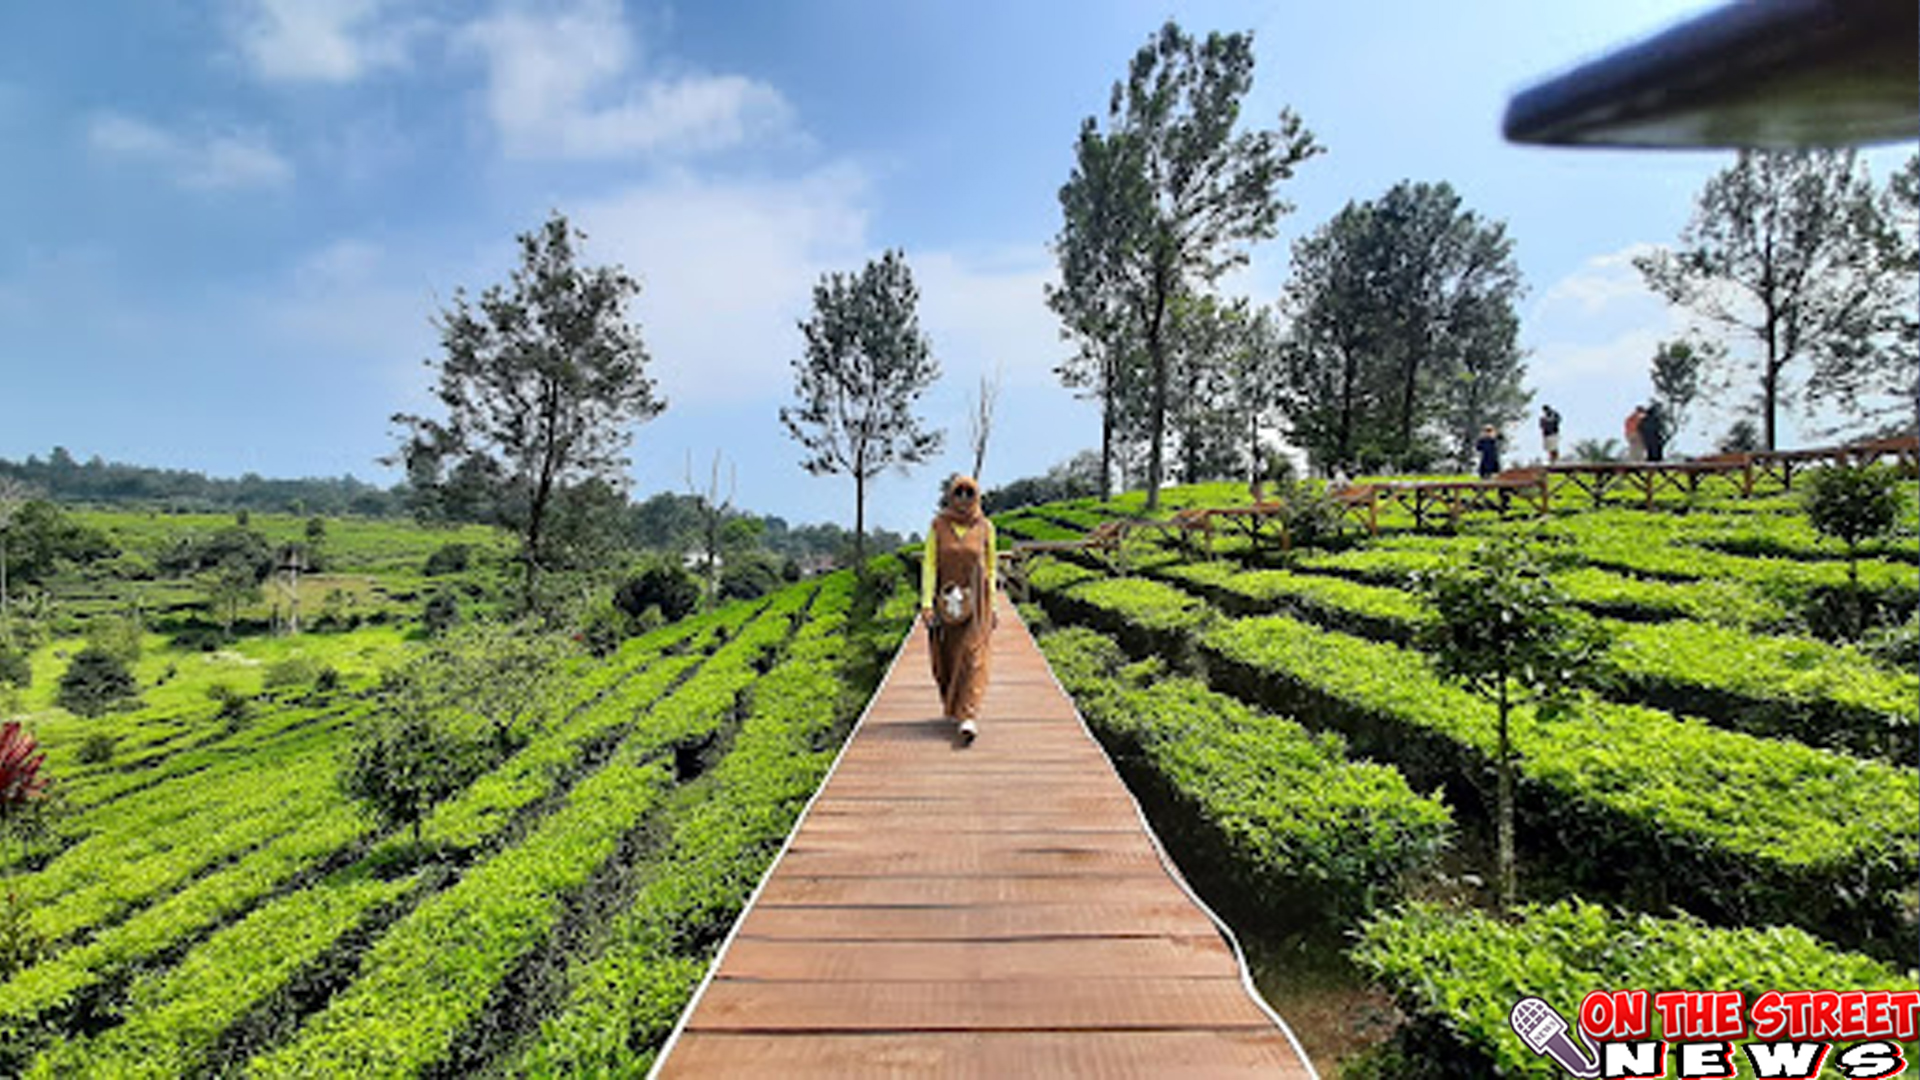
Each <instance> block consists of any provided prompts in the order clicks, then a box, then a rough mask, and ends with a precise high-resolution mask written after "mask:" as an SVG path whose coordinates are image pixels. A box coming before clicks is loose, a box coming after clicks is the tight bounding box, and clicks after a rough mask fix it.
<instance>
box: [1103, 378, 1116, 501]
mask: <svg viewBox="0 0 1920 1080" xmlns="http://www.w3.org/2000/svg"><path fill="white" fill-rule="evenodd" d="M1111 498H1113V389H1112V386H1111V384H1109V386H1108V389H1107V400H1106V403H1105V405H1104V406H1103V407H1102V408H1101V410H1100V501H1101V502H1105V501H1107V500H1108V499H1111Z"/></svg>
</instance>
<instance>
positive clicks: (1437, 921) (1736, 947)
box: [1352, 899, 1913, 1080]
mask: <svg viewBox="0 0 1920 1080" xmlns="http://www.w3.org/2000/svg"><path fill="white" fill-rule="evenodd" d="M1352 955H1353V958H1354V961H1355V962H1356V963H1357V964H1358V965H1359V967H1360V969H1361V970H1362V971H1364V972H1366V973H1367V974H1368V975H1369V976H1370V977H1371V978H1373V979H1374V980H1375V981H1376V982H1377V983H1379V985H1381V986H1382V987H1384V988H1386V990H1387V991H1388V992H1389V993H1391V994H1392V995H1393V998H1394V1001H1395V1003H1396V1004H1398V1005H1399V1007H1400V1009H1401V1011H1402V1012H1403V1013H1405V1014H1406V1016H1407V1025H1406V1027H1405V1028H1403V1029H1402V1032H1401V1034H1400V1035H1399V1040H1400V1049H1401V1050H1402V1052H1401V1053H1399V1054H1397V1055H1395V1060H1396V1062H1397V1064H1398V1066H1399V1068H1400V1069H1402V1070H1405V1071H1399V1072H1396V1073H1395V1074H1394V1075H1396V1076H1399V1077H1404V1078H1406V1080H1426V1078H1429V1077H1449V1078H1451V1077H1468V1076H1471V1077H1486V1076H1502V1077H1540V1078H1542V1080H1546V1078H1554V1080H1558V1078H1560V1077H1563V1076H1565V1075H1566V1074H1565V1073H1564V1072H1562V1071H1560V1070H1558V1069H1555V1068H1554V1067H1552V1065H1551V1063H1549V1062H1548V1061H1546V1060H1545V1059H1542V1058H1540V1057H1537V1056H1535V1055H1534V1054H1533V1053H1532V1052H1531V1051H1529V1050H1528V1049H1527V1047H1526V1044H1524V1043H1522V1042H1521V1041H1520V1040H1519V1039H1518V1038H1516V1037H1515V1036H1514V1034H1513V1028H1512V1027H1511V1026H1510V1025H1509V1024H1508V1015H1509V1013H1510V1012H1511V1011H1512V1009H1513V1006H1514V1003H1515V1002H1517V1001H1519V1000H1520V999H1521V998H1522V997H1538V998H1541V999H1542V1000H1544V1001H1546V1002H1547V1003H1548V1004H1549V1005H1551V1006H1553V1007H1554V1008H1555V1009H1556V1010H1558V1011H1559V1012H1560V1013H1561V1015H1562V1016H1566V1017H1571V1016H1572V1015H1573V1013H1574V1010H1575V1009H1576V1008H1578V1006H1579V1004H1580V1002H1581V1000H1582V999H1583V998H1584V997H1585V996H1586V995H1587V993H1588V992H1589V991H1592V990H1617V989H1627V988H1633V989H1644V990H1649V991H1652V992H1656V993H1657V992H1660V991H1663V990H1739V991H1741V992H1743V993H1745V994H1746V995H1748V996H1749V999H1751V997H1752V996H1753V995H1757V994H1760V993H1764V992H1766V991H1768V990H1787V989H1802V988H1806V989H1811V988H1816V987H1817V988H1820V989H1825V990H1851V989H1862V990H1887V989H1898V988H1902V987H1911V986H1912V985H1913V979H1912V977H1911V976H1903V975H1902V974H1901V973H1900V972H1897V971H1895V970H1893V969H1891V968H1889V967H1887V966H1885V965H1883V964H1880V963H1877V962H1875V961H1873V960H1871V959H1869V958H1867V957H1864V956H1859V955H1855V954H1851V953H1846V952H1841V951H1839V950H1837V949H1835V948H1834V947H1833V946H1831V945H1828V944H1826V943H1825V942H1822V941H1820V940H1818V939H1817V938H1814V937H1813V936H1811V935H1809V934H1807V933H1806V932H1804V931H1802V930H1799V929H1796V928H1793V927H1779V926H1775V927H1748V928H1714V927H1708V926H1705V925H1703V924H1701V923H1699V922H1697V921H1695V920H1692V919H1685V918H1680V919H1673V918H1655V917H1653V916H1648V915H1621V914H1617V913H1615V912H1613V911H1610V910H1608V909H1606V908H1604V907H1601V906H1599V905H1597V904H1592V903H1588V902H1586V901H1584V900H1579V899H1574V900H1567V901H1562V902H1559V903H1555V904H1552V905H1549V906H1545V907H1536V906H1527V907H1523V908H1522V909H1521V910H1520V911H1519V912H1518V913H1517V917H1516V918H1513V919H1506V918H1501V917H1497V916H1493V915H1489V914H1486V913H1484V912H1478V911H1467V912H1460V911H1451V910H1448V909H1446V908H1444V907H1441V906H1438V905H1434V904H1412V905H1409V906H1407V907H1406V908H1404V909H1402V910H1400V911H1398V912H1395V913H1393V914H1390V915H1386V916H1382V917H1380V918H1377V919H1374V920H1372V921H1371V922H1369V923H1368V924H1367V925H1366V926H1365V927H1363V928H1362V931H1361V935H1360V941H1359V944H1358V945H1357V946H1356V947H1355V948H1354V950H1353V954H1352ZM1654 1021H1655V1024H1656V1027H1657V1024H1658V1016H1657V1014H1655V1016H1654ZM1739 1041H1741V1042H1744V1041H1746V1040H1739ZM1741 1057H1743V1055H1741V1054H1739V1053H1738V1052H1736V1053H1735V1055H1734V1058H1735V1060H1739V1059H1740V1058H1741Z"/></svg>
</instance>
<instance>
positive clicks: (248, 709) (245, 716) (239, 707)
mask: <svg viewBox="0 0 1920 1080" xmlns="http://www.w3.org/2000/svg"><path fill="white" fill-rule="evenodd" d="M207 700H208V701H211V702H213V703H214V704H216V705H218V706H219V708H218V709H217V710H215V712H214V714H213V715H214V719H216V720H221V721H224V722H225V723H226V725H227V730H229V731H233V730H236V729H238V728H239V727H240V725H242V724H244V723H246V722H247V721H248V720H251V719H252V718H253V699H252V698H250V697H248V696H247V695H245V694H242V693H241V692H239V691H238V690H235V689H234V688H233V687H231V686H228V685H227V684H226V683H214V684H213V685H212V686H209V687H207Z"/></svg>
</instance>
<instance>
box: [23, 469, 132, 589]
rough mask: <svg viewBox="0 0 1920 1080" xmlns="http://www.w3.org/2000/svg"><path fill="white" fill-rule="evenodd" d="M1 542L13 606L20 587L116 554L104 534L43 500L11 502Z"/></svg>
mask: <svg viewBox="0 0 1920 1080" xmlns="http://www.w3.org/2000/svg"><path fill="white" fill-rule="evenodd" d="M15 497H16V499H17V498H18V493H17V492H16V496H15ZM0 539H3V540H4V542H5V544H6V554H7V587H8V590H9V594H10V600H11V601H12V602H13V605H14V606H17V602H18V600H19V598H20V595H21V592H20V589H21V586H23V585H31V584H37V583H39V582H42V581H44V580H46V578H47V577H48V576H49V575H51V574H53V573H55V572H56V571H58V570H59V569H61V568H62V567H65V566H84V565H87V564H89V563H94V562H98V561H99V560H102V559H108V558H112V557H113V556H114V555H116V554H118V549H117V548H116V547H115V546H114V544H113V542H112V541H111V540H109V539H108V538H107V537H106V535H105V534H103V533H101V532H100V531H99V530H97V529H92V528H89V527H87V526H84V525H81V524H79V523H78V522H75V521H74V520H73V519H72V518H71V517H69V516H68V515H67V514H66V512H64V511H62V510H61V509H60V508H59V507H58V506H55V505H54V504H53V503H51V502H49V501H47V500H46V499H43V498H27V499H25V501H16V502H14V503H13V505H12V509H11V511H10V513H9V517H8V520H7V522H6V524H5V528H4V530H0Z"/></svg>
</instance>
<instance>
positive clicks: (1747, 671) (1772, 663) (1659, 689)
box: [1083, 563, 1920, 762]
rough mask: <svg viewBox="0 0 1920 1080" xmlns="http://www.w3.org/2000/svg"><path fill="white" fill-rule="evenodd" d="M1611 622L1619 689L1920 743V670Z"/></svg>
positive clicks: (1821, 650) (1807, 642) (1691, 627)
mask: <svg viewBox="0 0 1920 1080" xmlns="http://www.w3.org/2000/svg"><path fill="white" fill-rule="evenodd" d="M1156 576H1159V577H1164V578H1168V579H1170V580H1173V581H1176V582H1178V583H1179V584H1180V585H1182V586H1183V587H1186V588H1191V589H1192V590H1194V591H1195V592H1196V593H1199V594H1201V595H1203V596H1205V597H1206V598H1207V599H1208V600H1209V601H1211V602H1212V603H1213V604H1215V605H1216V606H1218V607H1220V608H1221V609H1223V610H1225V611H1228V612H1231V613H1233V614H1238V615H1256V614H1267V613H1272V612H1275V611H1281V612H1286V613H1290V614H1294V615H1298V616H1300V617H1303V618H1306V619H1309V620H1311V621H1313V622H1315V623H1319V624H1320V625H1323V626H1327V627H1330V628H1332V629H1335V630H1341V631H1347V632H1351V633H1355V634H1358V635H1360V636H1362V637H1367V638H1371V639H1375V640H1383V641H1391V642H1395V643H1397V644H1403V645H1404V644H1409V643H1411V642H1412V640H1413V637H1414V635H1415V633H1416V632H1417V631H1418V630H1419V629H1420V627H1421V626H1422V625H1424V624H1425V623H1426V621H1427V618H1428V616H1427V608H1426V604H1425V603H1424V602H1423V601H1422V600H1421V599H1420V598H1419V597H1418V596H1416V595H1413V594H1411V593H1408V592H1406V591H1403V590H1400V589H1391V588H1386V587H1382V586H1373V585H1361V584H1357V583H1355V582H1352V581H1347V580H1344V579H1340V578H1327V577H1321V576H1317V575H1299V574H1293V573H1289V572H1288V571H1284V570H1249V571H1235V570H1233V569H1232V568H1231V567H1229V566H1226V565H1223V564H1220V563H1193V564H1186V565H1181V566H1174V567H1167V568H1164V569H1161V570H1159V571H1157V572H1156ZM1083 588H1085V587H1083ZM1162 602H1163V603H1166V604H1169V605H1172V604H1179V603H1182V602H1181V601H1178V600H1166V601H1162ZM1107 606H1112V605H1107ZM1115 610H1122V609H1121V608H1115ZM1148 617H1149V618H1151V616H1148ZM1160 617H1161V618H1165V617H1166V615H1165V614H1164V613H1163V614H1162V615H1161V616H1160ZM1189 621H1190V620H1189ZM1183 625H1184V624H1183ZM1609 629H1610V630H1611V631H1612V633H1613V635H1614V637H1615V642H1614V644H1613V646H1612V647H1611V648H1610V649H1609V650H1608V652H1607V655H1606V664H1607V671H1606V672H1605V674H1607V675H1609V676H1610V677H1611V680H1612V682H1613V684H1614V685H1613V688H1612V689H1611V690H1610V693H1611V695H1612V696H1615V697H1621V698H1624V699H1626V700H1629V701H1636V702H1640V703H1643V704H1648V705H1653V706H1655V707H1657V708H1662V709H1666V710H1669V711H1673V712H1681V713H1688V714H1694V715H1700V716H1705V717H1710V718H1712V722H1713V723H1715V724H1717V725H1719V726H1721V727H1726V728H1731V729H1733V730H1736V731H1745V732H1748V733H1749V734H1756V735H1767V736H1777V737H1784V738H1789V739H1793V740H1795V741H1798V742H1803V743H1806V744H1807V745H1809V746H1818V747H1824V748H1827V749H1834V750H1842V751H1845V752H1847V753H1852V754H1860V755H1863V756H1868V757H1879V758H1882V759H1885V760H1888V761H1893V762H1906V761H1910V760H1912V759H1913V757H1914V753H1915V751H1916V749H1920V743H1917V742H1916V740H1915V728H1916V725H1920V677H1916V676H1914V675H1913V674H1911V673H1908V672H1894V671H1889V670H1887V669H1886V668H1884V667H1882V666H1880V665H1879V664H1877V663H1875V662H1873V661H1872V660H1870V659H1868V658H1866V657H1864V656H1862V655H1861V654H1860V653H1859V652H1858V651H1856V650H1854V649H1852V648H1849V647H1846V646H1834V645H1828V644H1826V643H1824V642H1820V641H1814V640H1812V639H1810V638H1803V637H1788V636H1774V637H1768V636H1757V635H1753V634H1750V633H1747V632H1745V631H1741V630H1737V629H1733V628H1730V627H1719V626H1710V625H1706V624H1702V623H1697V622H1691V621H1684V620H1683V621H1673V622H1662V623H1652V624H1636V623H1627V622H1613V623H1610V624H1609Z"/></svg>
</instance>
